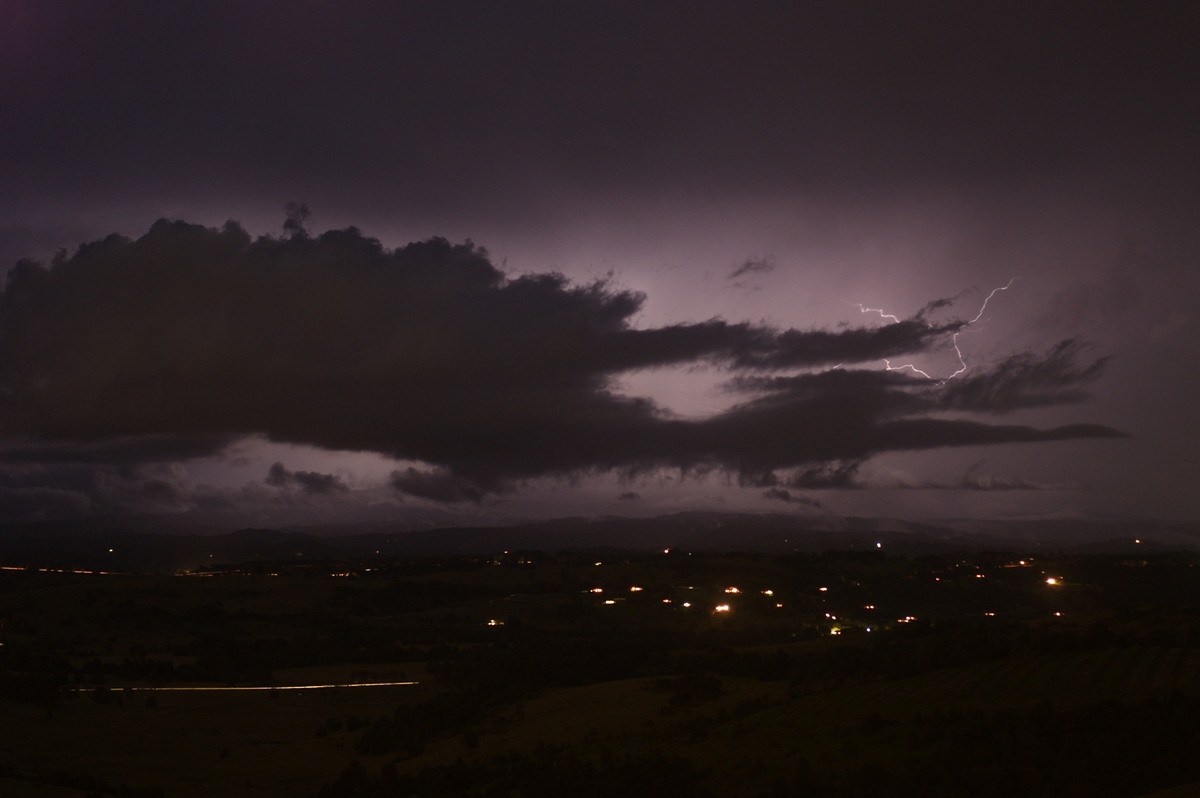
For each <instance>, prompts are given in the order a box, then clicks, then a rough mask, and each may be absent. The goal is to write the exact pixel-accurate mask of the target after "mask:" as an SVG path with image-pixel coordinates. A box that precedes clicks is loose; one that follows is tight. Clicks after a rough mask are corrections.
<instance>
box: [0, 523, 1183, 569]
mask: <svg viewBox="0 0 1200 798" xmlns="http://www.w3.org/2000/svg"><path fill="white" fill-rule="evenodd" d="M666 548H670V549H677V550H689V551H754V552H764V553H776V554H782V553H787V552H793V551H797V552H821V551H826V550H830V549H835V550H855V549H857V550H871V549H881V550H883V551H885V552H886V553H890V554H905V555H919V554H930V553H939V552H950V551H963V550H971V551H979V550H1011V551H1038V550H1043V551H1044V550H1064V551H1079V552H1080V553H1084V552H1088V553H1093V552H1095V553H1099V552H1136V551H1154V550H1164V549H1200V525H1197V524H1170V523H1162V522H1151V521H1144V522H1138V521H1086V520H1036V521H979V520H947V521H937V522H914V521H905V520H900V519H894V518H854V517H847V518H837V517H822V518H813V517H804V516H797V515H785V514H750V513H712V512H685V513H676V514H673V515H663V516H657V517H653V518H623V517H611V516H610V517H599V518H560V519H555V520H551V521H537V522H530V523H524V524H516V525H511V526H482V527H442V528H436V529H417V530H412V529H405V528H396V527H389V526H388V525H385V524H359V525H347V526H333V525H323V526H304V527H288V528H284V529H241V530H238V531H235V532H223V531H221V530H204V531H202V532H196V531H195V530H189V531H186V532H177V531H172V530H169V529H166V528H164V529H163V531H162V532H158V533H156V532H147V531H141V530H130V529H126V528H122V527H121V526H119V525H116V524H114V525H112V526H110V527H108V528H105V527H103V526H98V525H95V526H92V527H91V528H78V527H72V526H71V525H69V524H24V525H20V526H8V527H0V566H10V567H12V566H34V567H53V568H74V569H87V570H108V571H145V570H171V571H174V570H179V569H192V570H195V569H201V568H206V567H215V566H218V565H238V564H244V563H249V562H255V561H261V562H278V561H291V562H305V561H309V562H311V561H317V560H355V559H360V558H363V557H373V556H380V557H406V556H411V557H422V556H450V555H477V554H490V553H494V552H499V551H502V550H505V549H508V550H542V551H560V550H570V549H586V550H604V549H621V550H657V549H666Z"/></svg>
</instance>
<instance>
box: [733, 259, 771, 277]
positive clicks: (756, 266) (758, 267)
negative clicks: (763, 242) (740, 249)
mask: <svg viewBox="0 0 1200 798" xmlns="http://www.w3.org/2000/svg"><path fill="white" fill-rule="evenodd" d="M773 271H775V259H774V258H773V257H771V256H770V255H768V256H766V257H765V258H746V259H745V260H744V261H742V262H741V264H740V265H738V266H736V267H735V268H734V270H733V271H731V272H730V273H729V274H728V275H727V276H726V278H725V279H726V280H736V279H737V278H739V277H745V276H746V275H747V274H769V273H771V272H773Z"/></svg>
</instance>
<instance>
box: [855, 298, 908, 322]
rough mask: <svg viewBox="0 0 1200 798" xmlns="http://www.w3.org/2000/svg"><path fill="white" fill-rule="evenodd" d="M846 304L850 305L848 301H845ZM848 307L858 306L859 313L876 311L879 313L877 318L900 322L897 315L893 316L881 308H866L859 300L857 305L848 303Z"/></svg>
mask: <svg viewBox="0 0 1200 798" xmlns="http://www.w3.org/2000/svg"><path fill="white" fill-rule="evenodd" d="M846 304H847V305H850V303H849V302H847V303H846ZM850 307H852V308H858V312H859V313H878V314H879V318H881V319H891V321H892V324H899V323H900V319H899V317H897V316H893V315H892V314H891V313H884V312H883V308H867V307H863V304H862V303H861V302H860V303H858V304H857V305H850Z"/></svg>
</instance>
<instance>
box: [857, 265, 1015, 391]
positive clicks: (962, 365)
mask: <svg viewBox="0 0 1200 798" xmlns="http://www.w3.org/2000/svg"><path fill="white" fill-rule="evenodd" d="M1016 281H1017V278H1016V277H1013V278H1012V279H1010V280H1009V281H1008V283H1006V284H1005V285H1002V286H1000V287H999V288H993V289H992V290H991V293H989V294H988V295H987V296H986V297H984V298H983V304H981V305H980V306H979V312H978V313H976V314H975V317H974V318H972V319H971V320H969V321H965V322H963V323H962V326H961V327H959V328H958V329H957V330H955V331H954V333H953V334H952V335H951V336H950V342H951V344H952V345H953V346H954V355H955V357H957V358H958V368H957V369H956V370H955V371H954V372H953V373H952V374H950V375H948V376H946V377H943V378H942V379H940V380H937V378H936V377H934V376H932V375H931V374H930V373H929V372H927V371H923V370H921V369H919V368H917V367H916V366H915V365H914V364H912V363H904V364H902V365H899V366H893V365H892V363H891V361H890V360H888V359H887V358H884V360H883V365H884V367H885V368H886V369H887V370H888V371H903V370H904V369H909V370H910V371H912V372H913V373H914V374H920V375H921V376H922V377H924V378H925V379H927V380H931V381H932V380H937V383H938V385H944V384H945V383H947V382H949V381H950V380H952V379H954V378H955V377H957V376H958V375H960V374H962V373H963V372H965V371H966V370H967V368H968V367H967V361H966V358H964V357H963V353H962V349H960V348H959V346H958V336H960V335H961V334H962V332H963V330H965V329H966V328H967V327H970V326H971V325H972V324H974V323H976V322H977V321H979V320H980V319H981V318H983V314H984V312H985V311H986V310H987V306H988V303H989V302H991V301H992V297H994V296H995V295H996V294H998V293H1000V292H1001V291H1007V290H1008V289H1009V288H1011V287H1012V284H1013V283H1015V282H1016ZM852 307H857V308H858V310H859V312H860V313H878V314H879V317H880V318H882V319H890V320H891V323H893V324H899V323H900V319H899V318H898V317H896V316H894V315H892V314H891V313H885V312H884V311H883V309H882V308H868V307H864V306H863V305H862V304H858V305H853V306H852Z"/></svg>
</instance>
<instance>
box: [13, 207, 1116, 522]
mask: <svg viewBox="0 0 1200 798" xmlns="http://www.w3.org/2000/svg"><path fill="white" fill-rule="evenodd" d="M300 210H301V209H299V208H293V209H291V210H290V211H289V213H290V214H291V215H290V216H289V219H292V220H294V221H295V222H296V224H294V225H293V226H292V228H291V229H290V231H289V232H290V235H289V236H287V237H284V238H275V237H270V236H263V237H260V238H257V239H254V238H252V237H251V236H249V235H248V234H247V233H246V232H245V231H244V230H243V229H242V228H241V227H240V226H239V225H237V224H236V223H232V222H231V223H228V224H226V225H225V226H224V227H223V228H220V229H216V228H207V227H203V226H199V225H193V224H188V223H184V222H178V221H166V220H163V221H159V222H157V223H156V224H154V225H153V226H152V227H151V228H150V230H149V231H148V232H147V233H146V234H145V235H144V236H142V237H141V238H139V239H137V240H130V239H127V238H124V237H120V236H115V235H114V236H110V237H108V238H106V239H103V240H100V241H96V242H93V243H90V244H86V245H84V246H81V247H80V248H79V249H78V251H76V252H75V253H74V254H72V255H65V254H64V255H62V256H60V257H58V258H57V259H55V260H54V261H53V262H52V263H50V264H48V265H46V264H39V263H34V262H31V261H24V262H22V263H20V264H18V265H17V266H16V267H15V268H14V269H13V271H12V272H11V273H10V274H9V276H8V278H7V281H6V283H5V286H4V291H3V296H2V297H0V433H3V435H4V438H5V442H6V447H5V449H4V452H7V454H6V455H5V456H6V457H7V458H9V459H10V460H15V459H22V460H23V461H24V462H34V461H37V460H38V459H39V457H41V458H44V459H48V460H53V459H54V458H55V457H56V456H57V457H59V459H64V460H72V461H78V460H79V459H80V458H81V457H84V456H85V455H87V454H88V453H89V452H90V453H91V454H92V456H93V457H96V458H102V457H107V458H111V459H113V460H114V461H119V462H130V463H136V462H149V461H153V460H164V459H167V458H169V457H171V456H175V457H196V456H200V455H202V454H208V453H215V452H218V451H220V450H221V449H222V448H223V447H224V446H226V445H227V444H228V443H230V442H231V441H233V440H235V439H238V438H242V437H244V436H247V435H265V436H267V437H268V438H270V439H272V440H276V441H286V442H293V443H299V444H309V445H313V446H317V447H323V448H328V449H342V450H352V451H374V452H380V453H383V454H385V455H389V456H392V457H395V458H397V459H405V460H409V461H416V462H419V463H423V464H425V465H423V466H422V467H419V468H418V467H408V468H402V469H398V470H396V471H395V472H394V473H393V474H392V476H391V484H392V487H393V488H395V490H396V491H398V492H399V493H402V494H407V495H412V496H416V497H422V498H426V499H430V500H434V501H439V502H481V501H483V500H484V499H485V498H486V497H487V496H489V495H494V494H499V493H504V492H505V491H508V490H512V489H513V488H514V487H515V486H516V485H517V484H519V483H520V482H521V481H522V480H526V479H533V478H539V477H556V476H565V475H576V474H582V473H595V472H604V471H617V472H622V473H638V472H645V471H648V470H652V469H657V468H672V469H681V470H685V471H690V470H695V471H705V470H713V469H719V470H724V471H727V472H730V473H733V474H736V475H737V476H738V477H739V479H740V480H742V481H743V482H749V483H752V484H759V485H762V486H764V487H774V486H777V485H778V486H786V487H797V488H800V487H813V486H824V487H836V486H838V485H839V484H844V483H849V482H850V481H852V477H853V472H854V468H855V467H856V466H855V465H854V464H856V463H860V462H861V461H863V460H865V459H866V458H869V457H871V456H872V455H874V454H876V453H879V452H884V451H892V450H902V449H913V450H915V449H928V448H933V447H944V446H963V445H980V444H998V443H1014V442H1038V441H1052V440H1064V439H1071V438H1096V437H1111V436H1115V435H1117V434H1119V433H1117V432H1115V431H1114V430H1112V429H1109V428H1107V427H1103V426H1098V425H1088V424H1075V425H1069V426H1063V427H1057V428H1051V429H1039V428H1034V427H1030V426H1025V425H1019V424H1007V425H996V424H991V423H985V422H984V421H981V420H978V419H963V418H947V417H946V416H945V412H944V411H946V410H955V411H966V412H967V413H969V414H974V415H981V416H986V415H987V414H995V413H1002V412H1008V411H1011V410H1014V409H1018V408H1028V407H1038V406H1044V405H1047V404H1061V403H1064V402H1075V401H1079V400H1081V399H1082V398H1083V396H1084V394H1083V391H1082V388H1083V386H1085V385H1086V384H1088V383H1090V382H1092V381H1093V380H1094V379H1095V378H1096V377H1097V376H1098V375H1099V374H1100V372H1101V371H1102V369H1103V367H1104V360H1103V359H1099V360H1095V361H1092V362H1086V361H1081V358H1082V347H1081V345H1080V344H1078V343H1077V342H1073V341H1068V342H1064V343H1063V344H1061V345H1059V346H1058V347H1056V348H1054V349H1053V350H1051V351H1050V352H1048V353H1043V354H1034V353H1023V354H1018V355H1014V356H1013V357H1012V358H1010V359H1009V360H1006V361H1004V362H1002V363H1001V364H999V365H998V366H997V367H996V368H994V369H992V370H991V371H988V372H986V373H980V374H978V375H974V376H972V377H971V378H970V379H966V380H962V381H960V382H954V383H949V384H947V385H939V384H936V383H933V382H931V381H926V380H922V379H918V378H916V377H914V376H912V375H906V374H903V373H901V372H897V371H880V370H876V369H874V368H872V369H854V368H851V367H850V366H851V364H856V363H867V362H876V361H879V360H880V359H882V358H885V357H893V356H897V355H902V354H915V353H921V352H924V351H927V350H929V349H932V348H934V347H937V346H944V345H945V344H946V341H947V339H948V338H949V336H951V335H953V333H955V332H957V331H958V330H960V329H962V328H963V327H964V326H965V324H966V322H964V321H953V320H952V321H948V322H945V323H941V324H933V323H930V322H928V321H927V320H926V319H924V318H921V317H915V318H912V319H906V320H902V321H900V322H898V323H894V324H888V325H884V326H880V327H874V328H844V329H843V328H839V329H837V330H822V329H808V330H802V329H776V328H772V327H769V326H764V325H755V324H749V323H731V322H727V321H724V320H721V319H712V320H708V321H702V322H697V323H691V324H674V325H669V326H662V327H656V328H647V329H642V328H637V327H635V326H634V324H633V321H632V319H633V318H635V317H636V315H637V313H638V311H639V309H640V308H641V305H642V302H643V297H642V296H641V295H640V294H638V293H635V292H632V291H628V290H625V289H622V288H620V287H618V286H615V285H613V284H611V283H609V282H605V281H599V282H594V283H590V284H584V285H577V284H572V283H570V282H569V281H568V280H567V279H566V278H565V277H563V276H561V275H559V274H553V273H550V274H526V275H519V276H509V275H506V274H505V273H503V272H502V271H500V270H499V269H498V268H497V267H496V266H495V265H493V264H492V262H491V261H490V260H489V258H488V256H487V253H486V252H485V251H484V250H483V249H481V248H479V247H477V246H474V245H473V244H471V243H470V242H467V243H464V244H452V243H450V242H448V241H446V240H443V239H436V238H435V239H430V240H427V241H420V242H415V243H412V244H408V245H406V246H402V247H399V248H396V249H389V248H386V247H384V246H382V245H381V244H380V243H379V242H378V241H377V240H375V239H372V238H369V237H367V236H365V235H364V234H362V233H361V232H359V231H358V230H357V229H355V228H349V229H345V230H332V231H329V232H326V233H324V234H321V235H319V236H313V235H310V233H309V232H308V231H307V226H306V222H307V220H306V219H301V218H300V213H299V212H300ZM698 364H701V365H708V366H711V367H716V368H721V369H725V370H726V371H728V372H729V373H730V380H729V384H730V386H731V388H732V389H734V390H737V391H739V392H742V393H745V394H746V397H747V398H746V399H745V401H743V402H742V403H740V404H738V405H735V406H734V407H732V408H730V409H729V410H727V411H725V412H723V413H720V414H717V415H715V416H713V417H710V418H704V419H686V418H680V417H676V416H673V415H672V414H670V413H669V412H666V411H665V410H664V409H663V408H660V407H659V406H657V405H656V404H655V403H654V402H653V401H652V400H650V399H647V398H638V397H629V396H623V395H620V394H619V393H617V392H616V389H615V385H616V379H615V378H616V376H617V375H619V374H621V373H623V372H628V371H631V370H636V369H645V368H655V367H667V366H683V367H689V366H695V365H698ZM834 364H843V365H842V367H840V368H834V369H832V370H826V371H812V369H817V368H822V367H826V368H827V367H830V366H833V365H834ZM806 369H808V370H809V371H805V370H806ZM172 447H177V448H175V449H173V448H172ZM268 483H269V484H273V485H277V486H292V487H295V488H298V489H299V490H300V491H302V492H305V493H308V494H327V493H330V492H337V491H341V490H343V489H344V487H345V486H344V485H342V483H340V482H339V481H338V480H337V479H336V478H334V477H331V476H330V475H324V474H317V473H309V472H293V471H288V470H287V469H286V468H285V467H283V466H282V465H278V466H277V467H273V468H272V470H271V472H270V473H269V475H268Z"/></svg>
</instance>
